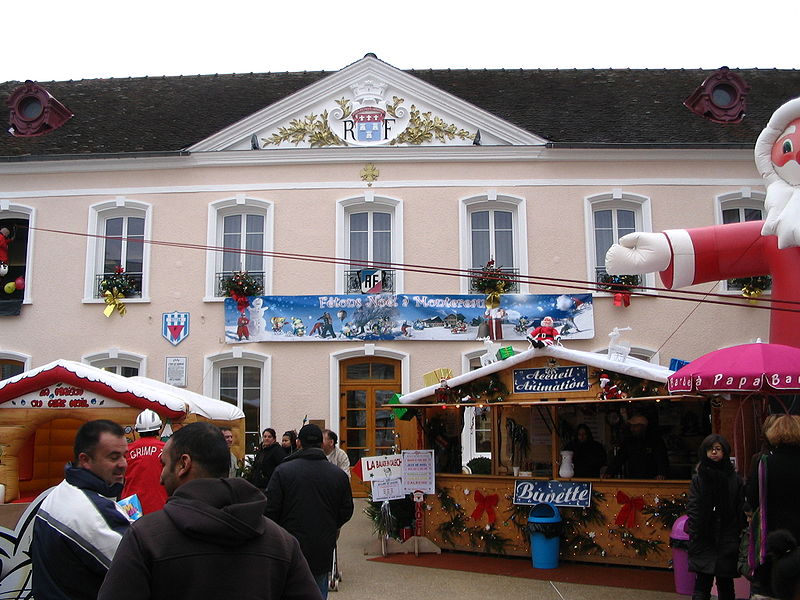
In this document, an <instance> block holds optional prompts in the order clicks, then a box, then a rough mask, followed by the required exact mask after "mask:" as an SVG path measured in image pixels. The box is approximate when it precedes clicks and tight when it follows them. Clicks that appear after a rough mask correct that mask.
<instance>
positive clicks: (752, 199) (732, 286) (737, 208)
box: [717, 190, 770, 293]
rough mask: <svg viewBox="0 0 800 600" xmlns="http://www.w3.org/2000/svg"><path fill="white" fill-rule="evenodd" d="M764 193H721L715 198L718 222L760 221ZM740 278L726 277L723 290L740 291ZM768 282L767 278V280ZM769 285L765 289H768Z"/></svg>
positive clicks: (762, 216) (763, 212)
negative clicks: (717, 208) (717, 207)
mask: <svg viewBox="0 0 800 600" xmlns="http://www.w3.org/2000/svg"><path fill="white" fill-rule="evenodd" d="M764 199H765V195H764V194H763V193H761V192H751V191H749V190H744V191H741V192H733V193H731V194H723V195H722V196H719V197H718V198H717V202H718V205H719V214H718V220H719V222H720V223H723V224H728V223H745V222H748V221H761V220H762V219H764V215H765V209H764ZM742 279H747V278H740V279H728V280H727V281H726V282H724V290H725V291H729V292H737V293H738V292H741V290H742V287H743V285H744V282H743V281H742ZM767 283H769V280H767ZM769 287H770V286H769V285H767V287H766V288H765V290H768V289H769Z"/></svg>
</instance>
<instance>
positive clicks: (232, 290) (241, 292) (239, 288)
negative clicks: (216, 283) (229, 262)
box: [221, 271, 264, 298]
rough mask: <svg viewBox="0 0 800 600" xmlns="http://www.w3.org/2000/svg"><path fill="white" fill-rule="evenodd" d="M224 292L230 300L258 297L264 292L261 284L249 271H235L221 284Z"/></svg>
mask: <svg viewBox="0 0 800 600" xmlns="http://www.w3.org/2000/svg"><path fill="white" fill-rule="evenodd" d="M221 286H222V292H223V293H224V294H225V296H227V297H229V298H236V297H237V296H239V297H245V298H246V297H248V296H258V295H259V294H261V292H262V291H263V290H264V288H263V287H262V285H261V283H260V282H259V281H258V280H257V279H256V278H255V277H253V276H252V275H250V274H249V273H248V272H247V271H234V272H233V275H231V276H230V277H226V278H225V279H223V280H222V283H221Z"/></svg>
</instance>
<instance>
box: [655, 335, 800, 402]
mask: <svg viewBox="0 0 800 600" xmlns="http://www.w3.org/2000/svg"><path fill="white" fill-rule="evenodd" d="M667 387H668V389H669V391H670V393H673V394H675V393H686V392H720V393H724V392H727V393H735V392H740V393H753V392H757V391H763V392H767V393H775V392H787V393H790V392H800V348H795V347H793V346H782V345H780V344H743V345H741V346H732V347H730V348H722V349H721V350H715V351H714V352H709V353H708V354H704V355H703V356H701V357H699V358H696V359H695V360H693V361H692V362H690V363H689V364H688V365H685V366H683V367H682V368H681V369H679V370H677V371H675V372H674V373H673V374H672V375H670V376H669V378H668V379H667Z"/></svg>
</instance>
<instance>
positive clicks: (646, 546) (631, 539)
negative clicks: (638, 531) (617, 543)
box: [608, 527, 664, 558]
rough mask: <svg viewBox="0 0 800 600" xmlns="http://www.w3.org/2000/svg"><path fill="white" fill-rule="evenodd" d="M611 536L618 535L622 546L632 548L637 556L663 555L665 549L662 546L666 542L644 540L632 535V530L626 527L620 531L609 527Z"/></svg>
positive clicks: (620, 528)
mask: <svg viewBox="0 0 800 600" xmlns="http://www.w3.org/2000/svg"><path fill="white" fill-rule="evenodd" d="M608 533H609V535H616V536H619V538H620V539H621V540H622V545H623V546H624V547H625V548H630V549H632V550H633V551H634V552H636V555H637V556H641V557H643V558H644V557H646V556H648V555H650V553H652V552H654V553H656V554H661V553H662V552H663V551H664V549H663V548H662V546H663V545H664V542H662V541H661V540H647V539H644V538H639V537H636V536H635V535H633V533H631V531H630V529H627V528H626V527H619V528H618V529H614V528H611V527H609V529H608Z"/></svg>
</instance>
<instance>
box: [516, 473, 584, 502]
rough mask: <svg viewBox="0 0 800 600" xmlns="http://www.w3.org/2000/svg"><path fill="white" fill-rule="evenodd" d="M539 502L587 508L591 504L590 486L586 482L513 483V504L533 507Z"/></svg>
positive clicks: (523, 481)
mask: <svg viewBox="0 0 800 600" xmlns="http://www.w3.org/2000/svg"><path fill="white" fill-rule="evenodd" d="M540 502H552V503H553V504H555V505H556V506H579V507H582V508H588V507H589V505H590V504H591V503H592V484H591V483H589V482H588V481H526V480H522V481H515V482H514V504H523V505H527V504H531V505H533V504H539V503H540Z"/></svg>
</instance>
